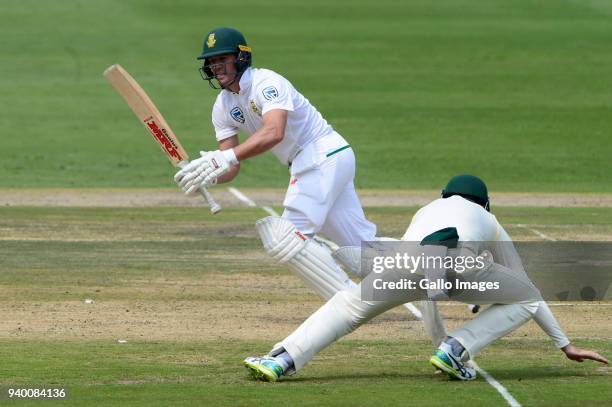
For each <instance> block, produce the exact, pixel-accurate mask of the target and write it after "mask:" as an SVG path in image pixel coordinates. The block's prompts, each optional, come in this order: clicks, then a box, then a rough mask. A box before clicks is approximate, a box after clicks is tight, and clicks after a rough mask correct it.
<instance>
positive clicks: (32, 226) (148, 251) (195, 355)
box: [0, 207, 612, 406]
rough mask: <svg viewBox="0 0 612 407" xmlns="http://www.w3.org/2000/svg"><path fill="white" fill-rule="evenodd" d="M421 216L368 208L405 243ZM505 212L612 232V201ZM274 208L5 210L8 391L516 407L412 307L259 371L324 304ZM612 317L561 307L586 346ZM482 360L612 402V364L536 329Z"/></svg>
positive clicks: (537, 387)
mask: <svg viewBox="0 0 612 407" xmlns="http://www.w3.org/2000/svg"><path fill="white" fill-rule="evenodd" d="M414 210H415V208H405V209H399V208H369V209H368V210H367V212H368V215H369V216H370V217H371V218H372V219H373V220H375V221H376V222H377V223H378V224H379V226H380V228H381V233H382V234H386V235H391V236H397V235H399V234H401V233H402V232H403V227H400V226H399V225H407V224H408V222H409V219H410V217H411V215H412V214H413V212H414ZM496 213H497V215H498V217H499V218H500V220H501V222H502V223H503V224H507V225H509V226H508V230H509V231H510V233H511V234H512V236H513V237H514V238H515V239H532V238H534V237H535V236H534V235H533V233H532V232H531V231H530V230H528V229H525V228H524V227H520V226H516V222H517V221H518V220H520V221H521V222H523V224H527V225H529V226H530V227H535V228H537V229H538V230H540V231H543V232H545V233H547V234H548V235H550V236H553V237H555V238H563V236H564V234H565V233H568V231H570V232H572V233H574V234H582V235H585V234H589V235H590V236H592V238H593V239H597V240H609V239H610V236H612V233H611V230H610V229H611V228H612V209H610V208H573V209H569V208H568V209H550V208H499V209H498V210H497V211H496ZM259 217H261V212H260V210H258V209H230V210H228V212H226V213H225V214H223V215H219V216H216V217H213V216H209V215H208V214H207V213H206V212H205V211H204V210H202V209H201V208H115V209H109V208H105V209H101V208H86V209H85V208H19V207H15V208H12V207H8V208H7V207H5V208H0V231H2V234H1V241H0V288H1V289H0V307H1V308H2V310H3V318H2V320H1V321H0V349H2V354H1V355H2V356H1V357H2V365H1V366H0V387H6V386H9V385H13V386H14V385H19V386H22V387H24V386H27V385H31V386H36V385H47V386H49V385H57V386H66V387H67V388H68V389H69V396H70V399H69V400H68V402H66V403H64V402H62V405H64V404H69V405H85V404H86V405H91V406H105V405H109V406H110V405H119V404H120V405H134V406H138V405H142V406H157V405H159V406H161V405H170V404H171V405H179V406H180V405H185V406H187V405H228V406H230V405H231V406H241V405H253V404H263V403H274V404H281V403H285V402H287V400H291V402H292V403H293V404H299V405H311V406H315V405H345V406H354V405H359V406H368V405H372V406H374V405H390V406H391V405H405V404H406V403H407V402H409V403H410V404H419V405H465V404H467V403H469V404H470V405H482V406H488V405H502V404H503V403H504V401H503V400H502V399H501V397H500V395H499V394H498V393H497V392H496V391H495V390H494V389H493V388H492V387H491V386H490V385H489V384H488V383H486V382H485V381H484V380H483V379H482V378H479V379H478V380H477V381H475V382H472V383H458V382H449V381H448V380H447V379H446V377H444V376H441V375H436V374H434V371H433V369H432V368H431V366H430V365H429V364H428V363H427V358H428V356H429V354H430V352H431V350H432V348H431V345H430V344H429V342H428V339H427V337H426V335H425V333H424V332H423V328H422V323H421V322H418V321H415V320H414V319H413V317H412V316H411V315H410V314H409V313H407V312H406V311H405V310H403V309H396V310H392V311H390V312H389V313H386V314H384V315H382V316H380V317H378V318H376V319H375V320H373V321H371V322H370V323H368V324H366V325H365V326H363V327H362V328H360V329H359V330H358V331H356V332H355V333H353V334H351V335H349V336H348V337H347V338H345V339H343V340H342V341H340V342H339V343H337V344H335V345H333V346H331V347H330V348H329V349H327V350H325V351H324V352H323V353H322V354H320V355H319V356H317V358H316V359H315V360H314V361H313V362H312V364H311V365H309V366H308V367H306V368H305V369H304V370H303V371H302V372H300V374H298V375H297V376H294V377H292V378H289V379H286V380H283V381H282V382H281V383H277V384H268V383H260V382H255V381H253V380H251V379H250V377H249V375H248V372H247V370H246V369H244V367H242V364H241V361H242V359H243V358H244V357H246V356H250V355H252V354H258V353H264V352H266V351H267V350H268V348H269V347H270V346H271V345H272V344H273V343H275V342H276V341H277V340H279V339H281V338H282V337H284V336H285V335H287V334H288V333H289V332H291V331H292V330H293V329H294V328H295V327H296V326H297V325H298V324H299V323H300V322H301V321H303V320H304V319H305V318H306V317H307V316H308V315H310V313H312V312H313V311H314V310H316V309H317V308H318V307H319V306H320V305H321V301H320V300H319V299H318V298H317V297H316V296H315V295H314V294H313V293H311V292H310V290H309V289H307V288H306V287H305V286H304V285H303V284H302V283H301V281H300V280H299V279H297V278H296V277H294V276H293V275H292V274H291V273H290V272H288V271H287V270H285V269H284V268H282V267H280V266H279V265H277V264H276V263H274V262H272V261H270V260H269V259H268V258H267V257H266V255H265V254H264V253H263V251H262V250H261V248H260V242H259V240H258V238H257V237H256V234H255V230H254V227H253V223H254V221H255V220H256V219H257V218H259ZM228 219H231V221H229V220H228ZM562 219H566V221H567V222H566V223H565V224H563V222H562ZM581 220H582V223H581ZM585 220H588V222H589V223H586V222H585ZM86 298H90V299H93V300H94V303H93V304H85V303H84V302H83V301H84V299H86ZM609 310H610V308H609V304H590V305H588V304H582V305H580V306H573V307H568V306H556V307H553V312H555V314H556V315H557V317H558V318H559V320H560V323H561V325H562V326H563V327H564V328H565V329H566V331H567V333H568V335H569V336H570V338H572V339H574V340H575V342H576V344H578V345H579V346H584V347H592V348H594V349H597V350H599V351H601V352H603V353H604V354H606V355H607V356H610V355H611V354H612V342H611V341H610V337H612V327H611V326H610V324H609ZM441 312H442V314H443V315H445V317H446V318H447V325H448V327H449V328H452V327H454V326H456V325H459V324H461V323H463V322H464V321H466V320H468V319H469V318H471V315H470V314H468V312H467V310H466V307H464V306H460V305H452V304H449V305H442V306H441ZM118 339H124V340H127V343H123V344H121V343H118V342H117V340H118ZM478 361H479V364H480V365H481V367H483V368H484V369H486V370H487V371H489V372H490V373H491V374H492V375H493V376H494V377H495V378H496V379H498V380H499V381H500V382H501V383H502V384H503V385H504V386H506V388H508V390H509V391H510V393H511V394H512V395H513V396H514V397H515V398H517V400H519V402H521V403H522V404H523V405H563V404H564V403H565V404H568V405H573V404H577V403H581V404H583V403H590V404H598V403H599V404H605V403H606V402H608V401H609V400H610V399H612V390H611V388H610V386H609V381H610V375H611V373H612V371H611V370H610V368H609V367H602V366H600V365H595V364H593V363H584V364H577V363H574V362H571V361H568V360H566V359H565V358H564V356H563V355H562V354H561V352H559V351H557V350H555V349H554V347H553V346H552V344H551V343H550V341H549V340H547V339H546V338H545V335H544V334H543V333H542V332H541V331H539V328H537V326H536V325H535V324H534V323H529V324H527V325H526V326H525V327H523V328H521V329H520V330H519V331H517V332H516V333H514V334H512V335H510V336H509V337H507V338H504V339H503V340H500V341H499V342H497V343H495V344H494V345H493V346H491V347H490V348H488V349H487V350H486V351H485V352H484V353H483V354H482V355H481V356H480V357H479V358H478ZM37 403H39V402H38V401H30V402H26V401H20V402H15V404H16V405H17V404H19V405H35V404H37ZM50 404H54V402H50ZM57 404H59V402H58V403H57Z"/></svg>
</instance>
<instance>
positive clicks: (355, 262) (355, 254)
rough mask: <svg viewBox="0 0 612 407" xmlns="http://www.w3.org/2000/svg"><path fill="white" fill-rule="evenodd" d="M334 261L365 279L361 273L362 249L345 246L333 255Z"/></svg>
mask: <svg viewBox="0 0 612 407" xmlns="http://www.w3.org/2000/svg"><path fill="white" fill-rule="evenodd" d="M332 256H333V257H334V259H336V260H337V261H338V262H339V263H340V264H342V265H343V266H344V267H346V268H347V269H348V271H350V272H351V273H353V274H355V275H356V276H359V278H364V277H365V276H364V275H362V273H361V247H360V246H344V247H340V248H339V249H337V250H336V251H334V252H333V253H332Z"/></svg>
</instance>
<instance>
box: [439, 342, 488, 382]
mask: <svg viewBox="0 0 612 407" xmlns="http://www.w3.org/2000/svg"><path fill="white" fill-rule="evenodd" d="M429 363H431V364H432V365H434V367H435V368H437V369H440V370H441V371H443V372H445V373H446V374H447V375H448V376H449V377H450V378H451V379H459V380H474V379H475V378H476V370H475V369H474V368H473V367H470V366H466V365H465V364H464V363H462V362H461V359H460V357H459V356H457V355H455V354H454V353H453V350H452V348H451V346H450V345H449V344H448V343H446V342H442V343H441V344H440V347H438V349H436V350H435V351H434V353H433V355H432V356H431V358H429Z"/></svg>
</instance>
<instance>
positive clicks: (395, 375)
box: [283, 372, 434, 383]
mask: <svg viewBox="0 0 612 407" xmlns="http://www.w3.org/2000/svg"><path fill="white" fill-rule="evenodd" d="M431 376H432V378H433V377H434V375H433V374H432V375H431ZM423 377H425V375H424V374H423V373H422V372H412V373H411V372H388V373H382V372H376V373H374V372H372V373H366V372H364V373H353V374H329V375H317V376H297V377H291V376H289V377H286V378H283V381H287V382H289V381H291V382H303V383H309V382H322V381H324V382H341V381H345V380H359V379H363V380H372V379H376V380H380V379H400V380H403V379H406V380H408V379H417V378H418V379H420V380H422V379H423Z"/></svg>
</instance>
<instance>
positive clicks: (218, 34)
mask: <svg viewBox="0 0 612 407" xmlns="http://www.w3.org/2000/svg"><path fill="white" fill-rule="evenodd" d="M239 51H249V52H250V51H251V49H250V48H249V47H248V46H247V42H246V39H245V38H244V35H242V33H241V32H240V31H238V30H236V29H234V28H230V27H220V28H215V29H214V30H212V31H210V32H209V33H208V34H206V37H204V47H203V49H202V53H201V54H200V55H199V56H198V59H206V58H210V57H214V56H216V55H225V54H237V53H238V52H239Z"/></svg>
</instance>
